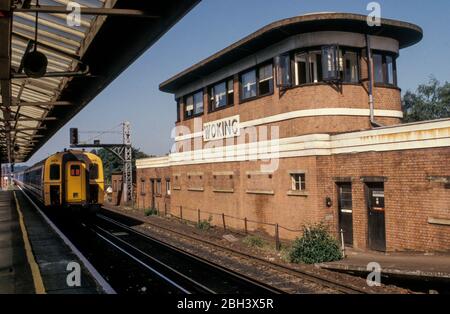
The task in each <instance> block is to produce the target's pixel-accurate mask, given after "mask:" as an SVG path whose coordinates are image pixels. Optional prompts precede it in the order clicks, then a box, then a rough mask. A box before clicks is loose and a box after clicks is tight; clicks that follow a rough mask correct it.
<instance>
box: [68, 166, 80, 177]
mask: <svg viewBox="0 0 450 314" xmlns="http://www.w3.org/2000/svg"><path fill="white" fill-rule="evenodd" d="M80 174H81V170H80V166H79V165H72V166H70V175H71V176H72V177H79V176H80Z"/></svg>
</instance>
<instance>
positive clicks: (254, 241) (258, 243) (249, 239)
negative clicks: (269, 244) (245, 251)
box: [242, 235, 266, 248]
mask: <svg viewBox="0 0 450 314" xmlns="http://www.w3.org/2000/svg"><path fill="white" fill-rule="evenodd" d="M242 242H244V244H246V245H247V246H249V247H257V248H262V247H264V246H265V245H266V241H264V240H263V239H261V238H260V237H258V236H255V235H248V236H246V237H245V238H244V239H243V240H242Z"/></svg>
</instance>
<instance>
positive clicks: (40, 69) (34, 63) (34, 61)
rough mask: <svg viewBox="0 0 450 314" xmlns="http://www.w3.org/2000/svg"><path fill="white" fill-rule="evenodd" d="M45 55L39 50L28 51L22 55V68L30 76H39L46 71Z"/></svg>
mask: <svg viewBox="0 0 450 314" xmlns="http://www.w3.org/2000/svg"><path fill="white" fill-rule="evenodd" d="M47 64H48V61H47V57H46V56H45V55H44V54H43V53H42V52H39V51H30V52H28V53H26V54H25V55H24V56H23V70H24V71H25V74H26V75H28V76H29V77H32V78H40V77H42V76H44V74H45V73H46V72H47Z"/></svg>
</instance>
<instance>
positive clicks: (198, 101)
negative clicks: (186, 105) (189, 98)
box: [194, 91, 203, 115]
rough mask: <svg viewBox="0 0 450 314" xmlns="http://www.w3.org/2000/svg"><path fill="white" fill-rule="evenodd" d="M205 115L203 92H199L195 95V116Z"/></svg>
mask: <svg viewBox="0 0 450 314" xmlns="http://www.w3.org/2000/svg"><path fill="white" fill-rule="evenodd" d="M202 113H203V92H201V91H200V92H198V93H195V94H194V114H195V115H198V114H202Z"/></svg>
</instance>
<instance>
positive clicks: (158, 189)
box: [156, 179, 161, 195]
mask: <svg viewBox="0 0 450 314" xmlns="http://www.w3.org/2000/svg"><path fill="white" fill-rule="evenodd" d="M156 195H161V179H158V180H156Z"/></svg>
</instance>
